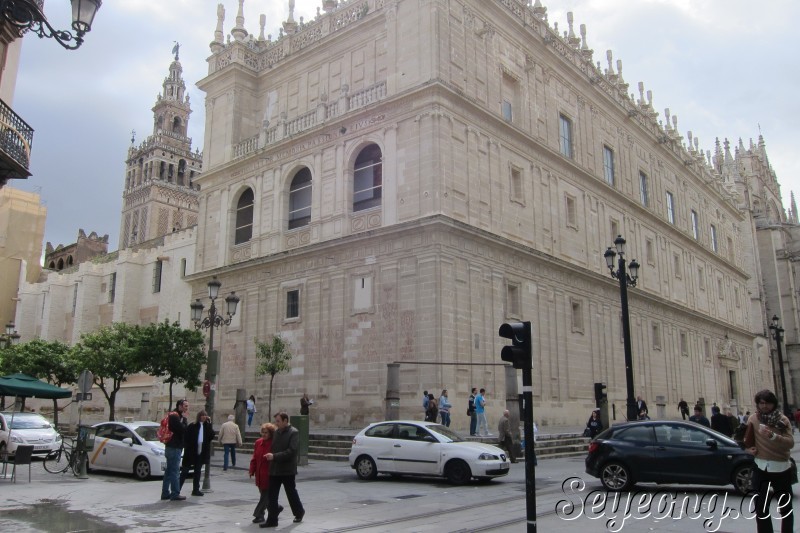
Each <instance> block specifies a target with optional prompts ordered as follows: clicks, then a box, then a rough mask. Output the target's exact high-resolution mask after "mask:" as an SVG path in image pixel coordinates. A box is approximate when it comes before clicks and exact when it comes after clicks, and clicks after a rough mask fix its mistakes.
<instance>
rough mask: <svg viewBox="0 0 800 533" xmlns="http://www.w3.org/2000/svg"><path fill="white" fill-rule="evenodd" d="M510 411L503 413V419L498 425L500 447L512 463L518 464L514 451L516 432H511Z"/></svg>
mask: <svg viewBox="0 0 800 533" xmlns="http://www.w3.org/2000/svg"><path fill="white" fill-rule="evenodd" d="M509 417H510V414H509V412H508V409H506V410H505V411H503V418H501V419H500V422H499V423H498V424H497V438H498V440H499V441H500V447H501V448H503V449H504V450H505V451H506V452H507V453H508V460H509V461H511V462H512V463H516V462H517V454H516V453H515V451H514V432H513V431H512V430H511V419H510V418H509Z"/></svg>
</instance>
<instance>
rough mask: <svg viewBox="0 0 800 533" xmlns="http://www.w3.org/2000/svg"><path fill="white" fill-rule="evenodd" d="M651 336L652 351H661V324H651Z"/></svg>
mask: <svg viewBox="0 0 800 533" xmlns="http://www.w3.org/2000/svg"><path fill="white" fill-rule="evenodd" d="M651 329H652V334H653V349H654V350H660V349H661V324H656V323H654V324H652V326H651Z"/></svg>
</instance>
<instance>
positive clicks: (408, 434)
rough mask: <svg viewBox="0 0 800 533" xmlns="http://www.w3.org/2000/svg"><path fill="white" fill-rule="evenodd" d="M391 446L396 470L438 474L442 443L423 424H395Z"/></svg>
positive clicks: (408, 472)
mask: <svg viewBox="0 0 800 533" xmlns="http://www.w3.org/2000/svg"><path fill="white" fill-rule="evenodd" d="M393 447H394V463H395V471H396V472H403V473H407V474H428V475H436V474H439V463H440V462H441V454H442V452H441V448H442V445H441V443H440V442H439V441H438V440H437V439H436V437H434V436H433V435H432V434H431V433H430V432H429V431H428V430H427V429H425V428H424V427H423V426H417V425H415V424H397V436H396V438H395V439H394V444H393Z"/></svg>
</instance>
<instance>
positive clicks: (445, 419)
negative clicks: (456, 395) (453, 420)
mask: <svg viewBox="0 0 800 533" xmlns="http://www.w3.org/2000/svg"><path fill="white" fill-rule="evenodd" d="M451 407H453V404H451V403H450V400H448V399H447V389H444V390H443V391H442V395H441V396H439V414H440V415H441V417H442V425H443V426H445V427H448V428H449V427H450V408H451Z"/></svg>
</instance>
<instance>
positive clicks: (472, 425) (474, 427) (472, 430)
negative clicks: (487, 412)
mask: <svg viewBox="0 0 800 533" xmlns="http://www.w3.org/2000/svg"><path fill="white" fill-rule="evenodd" d="M477 395H478V389H477V388H475V387H472V392H471V393H470V395H469V402H468V403H467V416H468V417H469V435H470V437H474V436H475V435H476V434H477V432H478V414H477V413H476V412H475V396H477Z"/></svg>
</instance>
